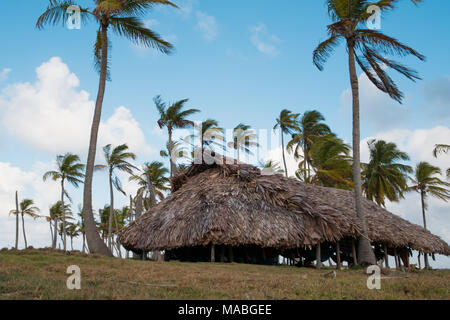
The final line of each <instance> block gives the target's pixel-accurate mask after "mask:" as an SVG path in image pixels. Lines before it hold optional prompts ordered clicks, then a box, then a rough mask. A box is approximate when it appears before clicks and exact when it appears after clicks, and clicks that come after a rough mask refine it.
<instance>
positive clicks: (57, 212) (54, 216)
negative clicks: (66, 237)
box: [49, 201, 72, 248]
mask: <svg viewBox="0 0 450 320" xmlns="http://www.w3.org/2000/svg"><path fill="white" fill-rule="evenodd" d="M61 208H62V205H61V201H57V202H56V203H55V204H54V205H52V206H51V207H50V209H49V216H50V219H51V221H53V232H51V233H52V239H53V240H52V248H56V242H57V240H58V238H57V236H58V220H60V219H61V218H62V216H63V213H62V210H61ZM64 211H65V216H66V220H67V218H68V217H70V215H71V214H72V212H71V211H70V206H69V205H68V204H66V205H64ZM50 224H51V222H50Z"/></svg>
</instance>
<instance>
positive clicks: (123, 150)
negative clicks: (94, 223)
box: [96, 144, 137, 251]
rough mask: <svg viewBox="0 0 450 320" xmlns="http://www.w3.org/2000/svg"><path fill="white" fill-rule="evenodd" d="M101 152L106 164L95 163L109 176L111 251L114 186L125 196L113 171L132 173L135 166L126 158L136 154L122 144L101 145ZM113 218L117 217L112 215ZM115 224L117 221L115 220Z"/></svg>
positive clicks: (134, 156)
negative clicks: (115, 145) (113, 146)
mask: <svg viewBox="0 0 450 320" xmlns="http://www.w3.org/2000/svg"><path fill="white" fill-rule="evenodd" d="M103 154H104V156H105V160H106V165H97V166H96V168H97V169H98V170H101V169H107V170H108V178H109V194H110V201H111V202H110V204H109V209H110V213H109V219H108V248H109V250H110V251H112V243H111V242H112V220H113V213H114V188H115V189H116V190H118V191H120V192H122V193H123V194H124V195H125V196H126V193H125V191H123V190H122V183H121V181H120V179H119V177H118V176H117V175H116V174H115V171H116V170H118V171H123V172H126V173H128V174H130V175H132V174H133V169H136V170H137V168H136V167H135V166H134V165H132V164H131V163H130V162H129V161H128V160H130V159H131V160H136V155H135V154H134V153H132V152H128V146H127V145H126V144H122V145H120V146H117V147H115V148H114V149H112V146H111V145H110V144H108V145H106V146H105V147H103ZM114 219H116V220H117V217H116V216H115V215H114ZM116 226H117V221H116ZM116 231H117V230H116Z"/></svg>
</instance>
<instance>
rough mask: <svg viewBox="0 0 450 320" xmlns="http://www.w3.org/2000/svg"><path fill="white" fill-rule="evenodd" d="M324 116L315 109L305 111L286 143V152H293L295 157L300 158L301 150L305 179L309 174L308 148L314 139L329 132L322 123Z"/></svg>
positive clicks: (308, 177) (307, 179) (306, 179)
mask: <svg viewBox="0 0 450 320" xmlns="http://www.w3.org/2000/svg"><path fill="white" fill-rule="evenodd" d="M324 120H325V118H324V116H323V115H322V114H321V113H320V112H319V111H317V110H312V111H306V112H305V113H304V114H303V115H302V117H301V118H300V121H299V126H298V131H297V132H295V133H294V134H293V135H292V140H291V141H289V142H288V144H287V150H288V152H291V153H292V152H293V153H294V157H295V158H296V159H298V158H300V149H302V150H303V171H304V176H305V181H309V179H310V176H311V159H310V154H309V153H310V150H311V147H312V145H313V143H314V141H315V140H317V139H318V138H320V137H323V136H325V135H328V134H330V133H331V130H330V128H329V127H328V126H327V125H326V124H325V123H323V121H324Z"/></svg>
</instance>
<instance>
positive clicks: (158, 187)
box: [130, 161, 170, 210]
mask: <svg viewBox="0 0 450 320" xmlns="http://www.w3.org/2000/svg"><path fill="white" fill-rule="evenodd" d="M141 172H142V174H140V175H132V176H131V177H130V181H135V182H136V183H137V184H138V186H139V189H138V191H137V193H138V194H143V198H144V206H145V209H146V210H148V209H149V208H150V207H152V206H154V205H155V204H156V201H157V200H156V197H158V198H159V200H163V199H164V192H166V191H168V190H169V189H170V188H169V187H168V183H169V182H170V180H169V178H168V177H167V173H168V172H169V170H168V169H167V168H166V167H164V164H163V163H162V162H158V161H154V162H150V163H146V164H144V165H143V166H142V170H141Z"/></svg>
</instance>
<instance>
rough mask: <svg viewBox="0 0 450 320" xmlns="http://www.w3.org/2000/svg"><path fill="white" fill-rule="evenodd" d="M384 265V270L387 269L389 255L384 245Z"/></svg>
mask: <svg viewBox="0 0 450 320" xmlns="http://www.w3.org/2000/svg"><path fill="white" fill-rule="evenodd" d="M384 263H385V265H386V268H388V269H389V255H388V252H387V245H386V244H384Z"/></svg>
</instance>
